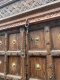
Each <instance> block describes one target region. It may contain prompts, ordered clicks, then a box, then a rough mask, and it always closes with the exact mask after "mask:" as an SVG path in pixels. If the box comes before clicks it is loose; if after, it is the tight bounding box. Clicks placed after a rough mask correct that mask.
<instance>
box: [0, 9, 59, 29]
mask: <svg viewBox="0 0 60 80" xmlns="http://www.w3.org/2000/svg"><path fill="white" fill-rule="evenodd" d="M56 18H58V19H59V18H60V7H58V8H55V9H51V10H48V11H45V12H37V13H34V14H29V15H28V16H25V17H22V18H18V19H16V20H11V21H9V22H5V23H4V22H3V23H0V30H3V29H7V28H12V27H15V26H21V25H25V24H26V19H28V20H29V24H31V23H37V22H43V21H49V20H53V19H56ZM8 26H9V27H8Z"/></svg>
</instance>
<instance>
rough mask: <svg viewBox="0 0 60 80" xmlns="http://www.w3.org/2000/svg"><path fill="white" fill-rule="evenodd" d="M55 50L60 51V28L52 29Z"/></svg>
mask: <svg viewBox="0 0 60 80" xmlns="http://www.w3.org/2000/svg"><path fill="white" fill-rule="evenodd" d="M51 36H52V42H53V49H60V27H54V28H51Z"/></svg>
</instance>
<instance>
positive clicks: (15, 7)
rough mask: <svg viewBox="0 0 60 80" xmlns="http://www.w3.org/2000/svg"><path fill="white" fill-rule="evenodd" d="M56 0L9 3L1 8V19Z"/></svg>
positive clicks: (26, 0) (20, 0) (27, 0)
mask: <svg viewBox="0 0 60 80" xmlns="http://www.w3.org/2000/svg"><path fill="white" fill-rule="evenodd" d="M52 1H56V0H43V1H42V0H30V1H29V0H19V1H16V2H15V3H13V4H10V5H7V6H5V7H3V8H1V9H0V19H2V18H6V17H9V16H12V15H16V14H18V13H22V12H24V11H27V10H29V9H32V8H36V7H38V6H41V5H45V4H47V3H50V2H52ZM6 2H7V1H6Z"/></svg>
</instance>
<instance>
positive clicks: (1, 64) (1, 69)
mask: <svg viewBox="0 0 60 80" xmlns="http://www.w3.org/2000/svg"><path fill="white" fill-rule="evenodd" d="M0 73H4V56H0Z"/></svg>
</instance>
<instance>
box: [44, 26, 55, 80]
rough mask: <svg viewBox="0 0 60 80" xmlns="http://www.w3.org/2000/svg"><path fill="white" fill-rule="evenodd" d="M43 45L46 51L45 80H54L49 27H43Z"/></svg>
mask: <svg viewBox="0 0 60 80" xmlns="http://www.w3.org/2000/svg"><path fill="white" fill-rule="evenodd" d="M44 32H45V44H46V49H47V52H48V54H47V80H54V72H53V59H52V56H51V35H50V28H49V26H45V28H44Z"/></svg>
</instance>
